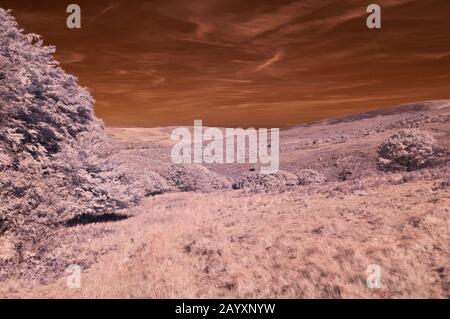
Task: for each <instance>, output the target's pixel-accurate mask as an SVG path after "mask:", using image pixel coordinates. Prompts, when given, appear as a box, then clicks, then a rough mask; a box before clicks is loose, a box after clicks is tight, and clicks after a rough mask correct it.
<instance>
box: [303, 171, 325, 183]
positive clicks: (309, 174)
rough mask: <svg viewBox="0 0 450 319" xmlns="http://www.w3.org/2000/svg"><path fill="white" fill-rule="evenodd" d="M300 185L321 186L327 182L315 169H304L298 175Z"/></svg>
mask: <svg viewBox="0 0 450 319" xmlns="http://www.w3.org/2000/svg"><path fill="white" fill-rule="evenodd" d="M297 176H298V183H299V184H300V185H309V184H313V183H316V184H320V183H323V182H324V181H325V176H323V175H322V174H321V173H319V172H318V171H316V170H313V169H303V170H301V171H300V172H298V173H297Z"/></svg>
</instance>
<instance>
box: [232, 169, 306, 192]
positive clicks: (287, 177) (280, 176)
mask: <svg viewBox="0 0 450 319" xmlns="http://www.w3.org/2000/svg"><path fill="white" fill-rule="evenodd" d="M298 183H299V180H298V177H297V176H296V175H294V174H292V173H289V172H285V171H278V172H277V173H274V174H259V173H250V174H248V175H245V176H243V177H241V178H240V179H239V180H238V181H237V182H236V183H235V184H234V185H233V187H234V188H235V189H247V190H252V191H260V190H283V189H285V188H286V187H289V186H295V185H298Z"/></svg>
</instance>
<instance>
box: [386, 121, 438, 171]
mask: <svg viewBox="0 0 450 319" xmlns="http://www.w3.org/2000/svg"><path fill="white" fill-rule="evenodd" d="M435 150H436V140H435V139H434V138H433V137H432V136H431V135H430V134H429V133H427V132H422V131H420V130H417V129H407V130H402V131H399V132H398V133H396V134H394V135H392V136H391V137H389V138H388V139H387V140H385V141H384V142H383V143H382V144H381V145H380V147H379V148H378V155H379V158H378V167H379V168H380V169H381V170H385V171H395V170H408V171H412V170H416V169H420V168H424V167H428V166H430V165H431V163H432V162H433V161H434V160H435Z"/></svg>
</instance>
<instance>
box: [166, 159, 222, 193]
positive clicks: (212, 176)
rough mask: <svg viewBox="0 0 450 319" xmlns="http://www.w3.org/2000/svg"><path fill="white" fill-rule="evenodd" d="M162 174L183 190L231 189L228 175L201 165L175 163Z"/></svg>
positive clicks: (208, 190)
mask: <svg viewBox="0 0 450 319" xmlns="http://www.w3.org/2000/svg"><path fill="white" fill-rule="evenodd" d="M162 175H163V176H164V177H165V178H166V179H167V180H168V181H169V182H172V183H173V185H174V186H176V187H177V188H178V189H179V190H180V191H182V192H194V191H202V192H210V191H215V190H219V189H231V182H230V181H229V180H228V179H227V178H226V177H224V176H221V175H219V174H216V173H214V172H211V171H210V170H208V169H207V168H206V167H203V166H200V165H195V164H190V165H183V164H174V165H171V166H169V167H168V168H167V169H166V171H165V172H163V173H162Z"/></svg>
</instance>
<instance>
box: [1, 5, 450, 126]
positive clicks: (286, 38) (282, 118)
mask: <svg viewBox="0 0 450 319" xmlns="http://www.w3.org/2000/svg"><path fill="white" fill-rule="evenodd" d="M70 3H78V4H79V5H80V6H81V9H82V29H81V30H70V29H67V28H66V26H65V20H66V17H67V14H66V13H65V8H66V6H67V5H68V4H70ZM370 3H378V4H380V5H381V7H382V29H381V30H370V29H368V28H367V27H366V17H367V15H368V14H367V13H366V6H367V5H368V4H370ZM0 6H2V7H3V8H10V9H14V12H13V14H14V16H15V17H16V18H17V20H18V21H19V23H20V25H21V26H22V27H24V28H25V30H26V31H27V32H35V33H39V34H41V35H43V37H44V39H45V42H46V43H48V44H54V45H56V47H57V56H56V58H57V59H58V60H59V61H60V62H61V64H62V66H63V68H64V69H65V70H67V71H68V72H70V73H72V74H74V75H76V76H77V77H78V78H79V79H80V83H81V84H82V85H83V86H87V87H88V88H89V90H90V91H91V93H92V94H93V96H94V97H95V99H96V100H97V102H96V106H95V110H96V113H97V115H98V116H99V117H101V118H102V119H104V120H105V122H106V124H107V125H110V126H146V127H151V126H166V125H192V123H193V120H194V119H202V120H203V123H204V125H215V126H230V127H235V126H256V127H261V126H265V127H284V126H288V125H294V124H298V123H303V122H307V121H310V120H313V119H318V118H324V117H328V116H334V115H340V114H347V113H353V112H360V111H364V110H369V109H372V108H377V107H386V106H391V105H396V104H399V103H404V102H414V101H420V100H429V99H449V98H450V1H447V0H427V1H423V0H383V1H382V0H378V1H377V0H371V1H361V0H303V1H285V0H283V1H280V0H277V1H264V0H258V1H249V0H245V1H244V0H201V1H197V0H192V1H186V0H180V1H178V0H164V1H137V0H126V1H125V0H108V1H106V0H99V1H97V0H96V1H79V0H77V1H75V0H74V1H54V0H51V1H39V0H33V1H31V0H27V1H22V0H11V1H8V0H0Z"/></svg>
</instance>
